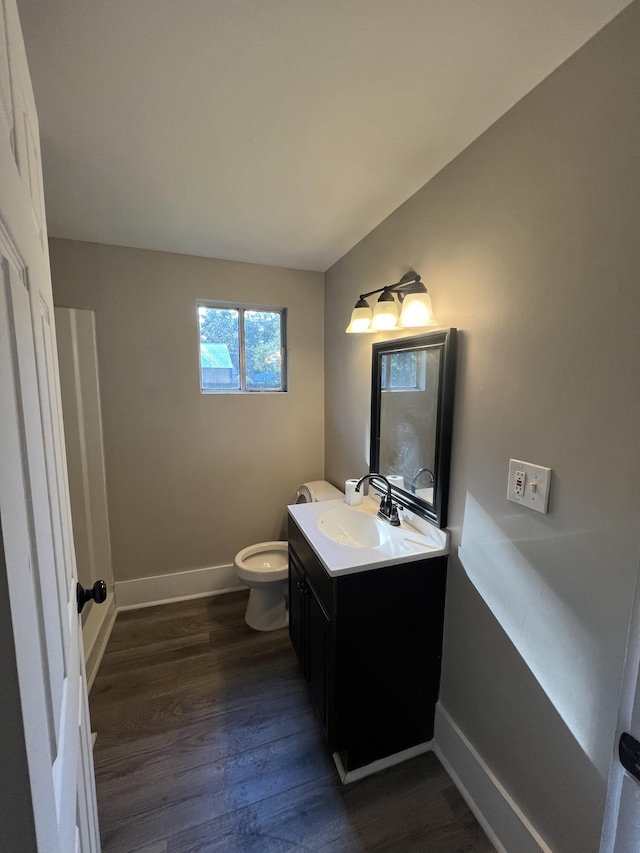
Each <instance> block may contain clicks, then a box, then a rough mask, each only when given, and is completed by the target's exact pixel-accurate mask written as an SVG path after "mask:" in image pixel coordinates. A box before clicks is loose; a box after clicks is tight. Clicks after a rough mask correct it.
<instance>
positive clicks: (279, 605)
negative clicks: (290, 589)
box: [244, 582, 289, 631]
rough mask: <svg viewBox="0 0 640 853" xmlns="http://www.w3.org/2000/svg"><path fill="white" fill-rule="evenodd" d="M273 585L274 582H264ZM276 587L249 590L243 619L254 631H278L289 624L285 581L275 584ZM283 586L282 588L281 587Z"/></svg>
mask: <svg viewBox="0 0 640 853" xmlns="http://www.w3.org/2000/svg"><path fill="white" fill-rule="evenodd" d="M265 586H267V587H269V586H274V584H265ZM275 586H276V589H268V588H267V589H255V588H253V587H252V588H251V589H250V590H249V602H248V604H247V612H246V613H245V615H244V621H245V622H246V623H247V625H248V626H249V627H250V628H253V629H254V631H279V630H280V629H281V628H286V627H287V625H288V624H289V611H288V609H287V597H286V582H285V583H284V584H280V583H278V584H275ZM283 587H284V589H283Z"/></svg>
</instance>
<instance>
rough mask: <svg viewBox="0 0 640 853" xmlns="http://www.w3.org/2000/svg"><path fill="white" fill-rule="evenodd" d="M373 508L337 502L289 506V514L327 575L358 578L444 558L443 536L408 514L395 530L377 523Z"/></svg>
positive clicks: (370, 502) (445, 540)
mask: <svg viewBox="0 0 640 853" xmlns="http://www.w3.org/2000/svg"><path fill="white" fill-rule="evenodd" d="M377 513H378V504H377V502H376V501H374V500H372V499H371V498H370V497H365V498H364V500H363V502H362V503H361V504H360V505H359V506H349V505H347V504H345V502H344V501H343V500H335V501H326V502H324V501H314V502H313V503H308V504H293V505H292V506H290V507H289V514H290V515H291V517H292V518H293V519H294V520H295V522H296V523H297V525H298V527H299V528H300V530H301V531H302V533H303V534H304V536H305V538H306V539H307V541H308V542H309V544H310V545H311V547H312V548H313V550H314V551H315V553H316V555H317V556H318V557H319V559H320V561H321V563H322V564H323V565H324V567H325V568H326V570H327V571H328V572H329V574H330V575H338V574H344V573H349V572H363V571H367V570H368V569H373V568H376V567H377V566H392V565H395V564H397V563H404V562H408V561H410V560H424V559H428V558H430V557H437V556H440V555H444V554H448V553H449V533H448V531H446V530H439V529H438V528H437V527H434V526H433V525H432V524H430V523H429V522H428V521H426V520H425V519H421V518H419V517H417V516H415V515H414V514H413V513H411V512H410V511H409V510H403V511H402V512H401V524H400V527H392V525H391V524H389V522H388V521H386V520H384V519H382V518H378V515H377Z"/></svg>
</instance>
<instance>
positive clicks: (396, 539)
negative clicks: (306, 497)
mask: <svg viewBox="0 0 640 853" xmlns="http://www.w3.org/2000/svg"><path fill="white" fill-rule="evenodd" d="M456 338H457V332H456V329H443V330H440V331H437V332H431V333H428V334H425V335H419V336H416V337H410V338H400V339H397V340H393V341H382V342H377V343H374V344H373V346H372V373H371V431H370V435H371V446H370V464H371V471H372V472H376V474H375V477H376V478H377V480H378V481H379V480H381V479H382V480H383V481H384V483H385V484H386V488H387V489H388V492H387V494H386V495H385V506H387V505H388V506H389V508H390V509H391V508H393V511H394V513H395V509H396V508H397V506H398V505H399V506H400V508H401V510H400V516H401V518H400V524H399V526H398V525H397V522H398V518H393V519H392V517H391V515H392V514H390V513H387V512H386V511H385V509H384V507H383V514H384V515H385V519H384V520H381V519H380V518H379V517H378V509H379V505H378V503H377V502H376V501H375V500H374V499H372V498H371V497H366V498H365V499H364V501H363V502H362V503H361V504H358V505H353V504H352V503H351V497H350V498H346V499H345V500H334V501H325V502H315V503H307V504H296V505H294V506H290V507H289V634H290V636H291V642H292V644H293V647H294V649H295V651H296V654H297V656H298V659H299V661H300V665H301V667H302V671H303V673H304V676H305V678H306V679H307V682H308V684H309V690H310V693H311V697H312V699H313V702H314V704H315V706H316V709H317V711H318V714H319V716H320V720H321V721H322V725H323V727H324V732H325V736H326V739H327V744H328V746H329V749H330V750H331V752H332V753H333V755H334V759H335V761H336V766H337V767H338V771H339V772H340V775H341V777H342V780H343V781H345V782H348V781H351V780H352V779H356V778H359V777H361V776H364V775H367V774H368V773H370V772H374V771H376V770H378V769H381V768H382V767H385V766H389V765H391V764H394V763H397V762H398V761H401V760H404V759H405V758H409V757H411V756H412V755H417V754H419V753H420V752H424V751H426V750H427V749H429V747H430V742H431V740H432V738H433V721H434V715H435V705H436V701H437V699H438V691H439V685H440V656H441V650H442V628H443V620H444V600H445V583H446V574H447V554H448V552H449V533H448V531H447V530H446V529H445V525H446V520H447V499H448V492H449V465H450V456H451V433H452V424H453V400H454V385H455V365H456ZM381 475H384V476H382V477H381ZM367 476H368V477H369V478H371V475H365V477H367ZM362 479H365V478H362ZM361 482H362V480H361V481H360V483H359V484H358V486H360V484H361ZM358 498H359V493H358ZM347 501H349V503H347ZM390 522H392V523H390Z"/></svg>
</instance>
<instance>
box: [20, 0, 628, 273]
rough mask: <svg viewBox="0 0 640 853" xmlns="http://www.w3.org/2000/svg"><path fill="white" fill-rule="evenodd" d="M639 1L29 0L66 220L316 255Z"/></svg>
mask: <svg viewBox="0 0 640 853" xmlns="http://www.w3.org/2000/svg"><path fill="white" fill-rule="evenodd" d="M626 5H628V0H482V2H479V0H18V7H19V11H20V16H21V20H22V25H23V31H24V36H25V42H26V46H27V55H28V59H29V66H30V69H31V75H32V79H33V85H34V90H35V96H36V103H37V107H38V113H39V118H40V132H41V140H42V152H43V163H44V175H45V195H46V205H47V218H48V224H49V233H50V234H51V235H52V236H55V237H66V238H71V239H77V240H89V241H97V242H101V243H111V244H118V245H125V246H134V247H138V248H148V249H159V250H164V251H171V252H180V253H187V254H193V255H202V256H206V257H217V258H227V259H231V260H240V261H251V262H256V263H265V264H273V265H278V266H287V267H297V268H302V269H311V270H320V271H322V270H325V269H327V268H328V267H329V266H330V265H331V264H332V263H333V262H334V261H336V260H338V259H339V258H340V257H341V256H342V255H343V254H344V253H345V252H347V251H348V250H349V249H350V248H351V247H352V246H353V245H354V244H355V243H357V242H358V241H359V240H360V239H361V238H362V237H363V236H365V235H366V234H367V233H368V232H369V231H370V230H371V229H372V228H373V227H375V226H376V225H377V224H378V223H379V222H381V221H382V219H384V218H385V217H386V216H387V215H389V214H390V213H391V212H392V211H393V210H394V209H395V208H396V207H397V206H398V205H399V204H401V203H402V202H403V201H404V200H406V199H407V198H408V197H409V196H410V195H412V194H413V193H414V192H416V190H418V189H419V188H420V187H421V186H422V185H423V184H424V183H426V181H428V180H429V179H430V178H431V177H432V176H433V175H434V174H435V173H436V172H438V171H439V170H440V169H441V168H442V167H443V166H444V165H446V163H448V162H449V161H450V160H451V159H453V158H454V157H455V156H456V155H457V154H458V153H459V152H460V151H462V150H463V149H464V148H465V147H466V146H467V145H469V143H470V142H472V141H473V140H474V139H475V138H476V137H477V136H479V135H480V134H481V133H482V132H483V131H484V130H485V129H486V128H487V127H489V125H491V124H492V123H493V122H494V121H495V120H496V119H497V118H499V116H500V115H502V114H503V113H504V112H506V111H507V110H508V109H509V108H510V107H511V106H512V105H513V104H514V103H515V102H516V101H518V100H519V99H520V98H521V97H522V96H523V95H524V94H526V92H528V91H529V90H531V89H532V88H533V87H534V86H535V85H536V84H537V83H539V82H540V81H541V80H542V79H543V78H544V77H546V76H547V75H548V74H549V73H550V72H551V71H553V69H554V68H556V67H557V66H558V65H559V64H561V63H562V62H563V61H564V60H565V59H566V58H567V57H568V56H569V55H570V54H571V53H573V52H574V51H575V50H576V49H578V48H579V47H580V46H581V45H582V44H583V43H584V42H585V41H587V40H588V39H589V38H590V37H591V36H592V35H593V34H594V33H595V32H597V31H598V30H599V29H600V28H602V26H604V25H605V24H606V23H607V22H608V21H609V20H610V19H611V18H612V17H614V15H616V14H617V13H618V12H619V11H620V10H622V9H623V8H624V7H625V6H626Z"/></svg>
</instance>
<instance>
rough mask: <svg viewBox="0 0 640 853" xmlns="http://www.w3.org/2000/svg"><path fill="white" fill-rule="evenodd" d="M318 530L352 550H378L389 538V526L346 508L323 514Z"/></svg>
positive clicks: (366, 514)
mask: <svg viewBox="0 0 640 853" xmlns="http://www.w3.org/2000/svg"><path fill="white" fill-rule="evenodd" d="M317 525H318V529H319V530H320V532H321V533H324V535H325V536H328V537H329V539H332V540H333V541H334V542H337V543H338V544H339V545H348V546H349V547H350V548H377V547H378V546H379V545H382V543H383V542H386V541H387V540H388V538H389V533H388V530H387V528H388V527H389V525H388V524H387V523H386V522H384V521H381V520H380V519H378V518H376V517H375V516H374V515H370V514H369V513H364V512H355V511H354V510H353V509H350V508H349V507H346V506H339V507H335V508H334V509H328V510H327V511H326V512H323V513H322V515H321V516H319V518H318V520H317Z"/></svg>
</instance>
